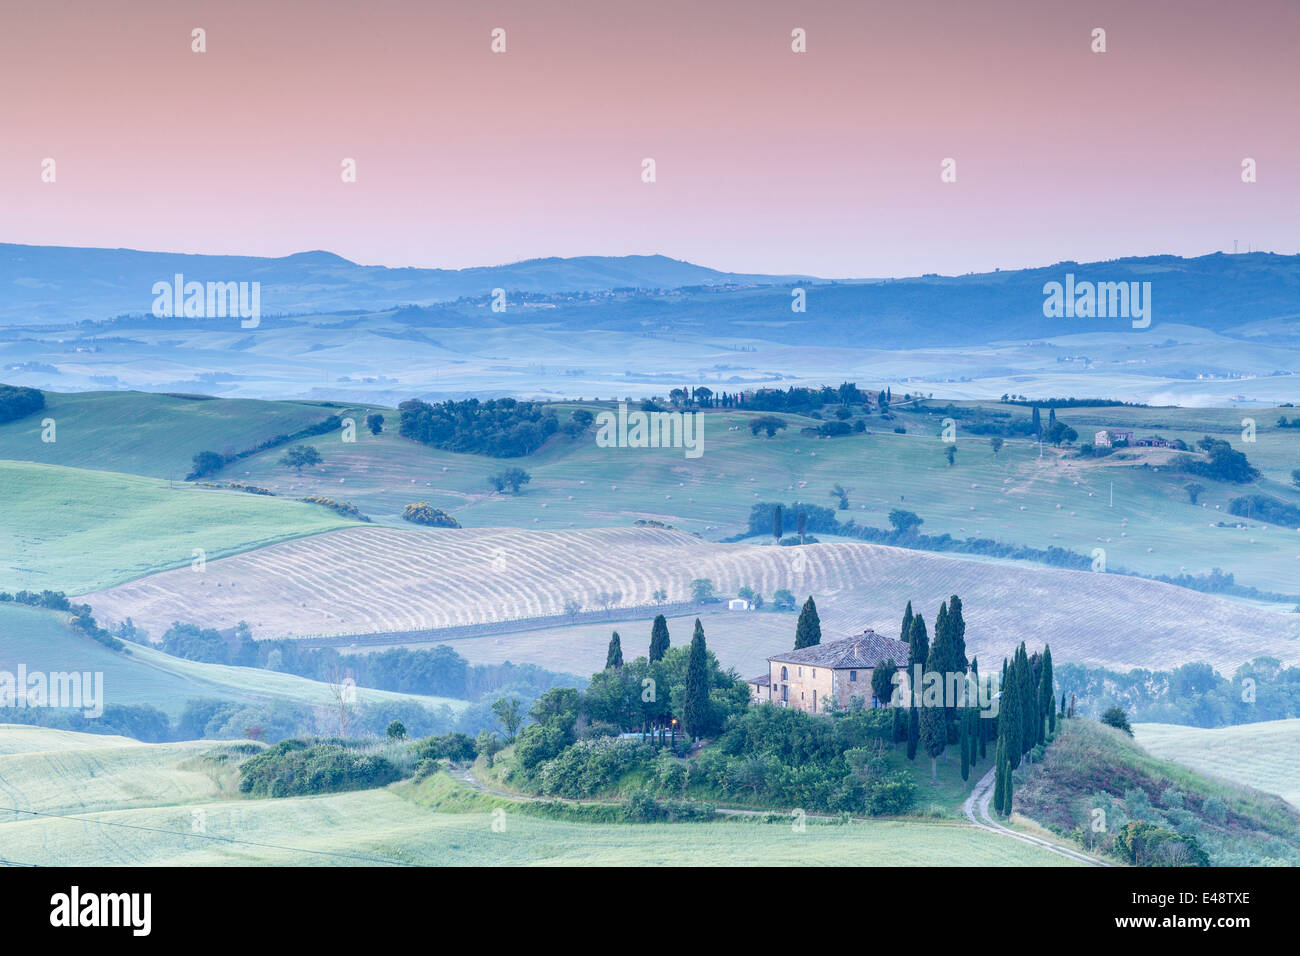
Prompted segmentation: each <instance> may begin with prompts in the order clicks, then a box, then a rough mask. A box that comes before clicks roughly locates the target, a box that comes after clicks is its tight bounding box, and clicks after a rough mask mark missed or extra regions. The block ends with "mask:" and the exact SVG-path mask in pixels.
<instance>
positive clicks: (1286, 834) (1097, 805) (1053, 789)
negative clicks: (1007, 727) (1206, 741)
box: [1012, 718, 1300, 866]
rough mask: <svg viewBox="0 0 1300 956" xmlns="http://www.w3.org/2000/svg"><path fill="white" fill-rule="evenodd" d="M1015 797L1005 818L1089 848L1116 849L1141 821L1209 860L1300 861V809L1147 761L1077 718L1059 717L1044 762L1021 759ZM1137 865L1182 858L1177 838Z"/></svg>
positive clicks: (1127, 741) (1135, 748)
mask: <svg viewBox="0 0 1300 956" xmlns="http://www.w3.org/2000/svg"><path fill="white" fill-rule="evenodd" d="M1247 726H1249V725H1247ZM1014 801H1015V813H1014V814H1013V817H1012V819H1013V821H1014V820H1017V819H1019V820H1026V819H1028V820H1032V821H1035V822H1036V823H1038V824H1040V825H1043V826H1045V827H1047V828H1048V829H1049V830H1051V831H1052V832H1053V833H1056V834H1058V835H1060V836H1067V837H1069V836H1073V837H1074V838H1075V839H1077V840H1079V841H1080V842H1081V843H1082V844H1083V845H1084V846H1085V847H1086V848H1088V849H1090V850H1096V851H1102V852H1114V851H1116V850H1117V849H1119V848H1120V847H1119V844H1118V843H1117V838H1119V837H1120V835H1121V833H1122V831H1123V828H1124V827H1125V825H1126V824H1129V823H1132V822H1145V823H1148V824H1152V825H1154V826H1157V827H1159V828H1161V830H1163V831H1165V832H1166V833H1168V834H1174V833H1176V834H1178V835H1181V836H1183V837H1186V838H1191V839H1194V840H1195V841H1196V843H1197V844H1198V845H1199V847H1200V848H1201V849H1202V850H1204V851H1205V853H1206V854H1207V855H1208V857H1209V862H1210V865H1212V866H1259V865H1268V864H1273V865H1289V866H1294V865H1297V864H1300V810H1297V808H1295V807H1293V806H1291V805H1290V804H1288V803H1286V802H1285V801H1284V800H1282V799H1281V798H1279V797H1276V796H1273V795H1272V794H1268V793H1262V792H1260V791H1259V790H1252V789H1250V788H1249V787H1243V786H1240V785H1239V784H1235V783H1229V782H1227V781H1224V780H1218V779H1211V778H1207V777H1204V776H1201V775H1200V774H1199V773H1196V772H1194V771H1192V770H1189V769H1188V768H1187V767H1184V766H1181V765H1179V764H1177V763H1174V762H1172V761H1169V760H1161V759H1158V758H1156V757H1153V756H1151V755H1150V754H1149V753H1147V752H1146V751H1145V750H1144V749H1143V748H1142V747H1141V746H1140V745H1139V744H1137V743H1135V742H1134V741H1133V740H1132V739H1131V738H1130V737H1128V736H1127V735H1126V734H1124V733H1123V732H1121V731H1118V730H1115V729H1113V728H1110V727H1106V726H1103V725H1102V724H1099V723H1097V722H1095V721H1091V720H1087V719H1085V718H1076V719H1073V720H1067V721H1065V722H1064V724H1063V727H1062V729H1061V731H1060V732H1059V734H1058V737H1057V739H1056V740H1055V741H1054V742H1053V743H1052V745H1051V746H1050V747H1049V748H1048V749H1047V752H1046V755H1045V757H1044V759H1042V760H1041V761H1039V762H1037V763H1035V764H1033V765H1025V764H1022V770H1021V771H1019V772H1018V779H1017V781H1016V784H1015V788H1014ZM1121 842H1122V841H1121ZM1121 855H1122V854H1121ZM1139 862H1142V863H1144V865H1155V866H1170V865H1174V866H1178V865H1187V864H1188V863H1189V862H1190V858H1189V856H1188V855H1187V850H1186V848H1185V847H1180V846H1179V845H1177V843H1176V841H1175V842H1174V844H1173V845H1170V846H1161V847H1158V848H1157V849H1156V850H1154V851H1153V858H1152V859H1149V860H1144V861H1139Z"/></svg>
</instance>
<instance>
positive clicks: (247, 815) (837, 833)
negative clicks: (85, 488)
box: [0, 726, 1069, 866]
mask: <svg viewBox="0 0 1300 956" xmlns="http://www.w3.org/2000/svg"><path fill="white" fill-rule="evenodd" d="M47 733H49V732H48V731H42V730H36V729H33V728H13V727H9V726H0V779H3V780H4V788H3V792H2V793H0V845H2V846H3V847H4V850H3V854H2V855H3V856H4V858H5V859H7V860H12V861H16V862H21V863H36V864H41V865H78V866H112V865H125V864H137V865H240V864H243V865H248V864H272V863H273V864H285V865H289V864H294V865H320V864H336V865H338V864H345V865H357V864H365V863H374V864H384V863H413V864H422V865H442V866H461V865H465V866H469V865H479V866H481V865H484V864H489V865H560V864H566V865H618V866H655V865H701V866H717V865H822V866H824V865H854V866H887V865H889V866H907V865H915V866H938V865H957V864H960V865H970V866H1026V865H1043V866H1051V865H1063V864H1068V863H1069V861H1068V860H1065V859H1064V858H1062V857H1059V856H1057V855H1056V854H1053V853H1049V852H1047V851H1044V850H1040V849H1038V848H1036V847H1032V846H1026V845H1024V844H1022V843H1019V842H1016V841H1013V840H1010V839H1006V838H1004V837H999V836H996V835H994V834H990V833H987V832H984V831H981V830H977V829H975V828H973V827H968V826H965V825H962V824H960V823H952V822H945V821H933V822H931V821H925V820H916V821H911V820H905V821H892V820H886V821H871V822H865V823H854V824H851V825H829V824H820V823H816V822H811V821H810V822H809V823H808V825H807V827H806V829H804V830H803V831H801V832H799V831H796V830H795V829H794V827H792V826H791V825H790V824H789V823H787V822H781V823H759V822H751V821H747V820H735V821H727V822H719V823H702V824H701V823H680V824H614V823H585V822H565V821H559V820H555V819H550V818H546V817H541V816H537V815H534V814H532V813H530V812H524V811H523V810H521V809H519V808H517V806H516V805H511V804H509V803H505V802H502V801H498V800H490V799H485V798H482V797H480V796H479V795H477V794H466V795H465V796H464V798H463V799H461V800H460V801H449V800H447V799H446V792H447V788H449V787H453V788H454V787H456V786H457V785H455V784H453V783H452V782H451V781H449V780H448V779H447V778H446V777H445V776H441V775H438V776H435V777H433V778H430V779H429V780H427V781H425V782H424V783H423V784H421V785H415V784H411V783H398V784H394V785H393V786H391V787H388V788H386V789H383V790H372V791H362V792H357V793H344V794H334V795H329V796H322V797H295V798H289V799H275V800H271V799H264V800H243V799H238V798H237V795H236V794H235V793H234V792H233V787H232V783H231V779H230V777H229V776H228V775H222V774H220V773H217V772H213V771H212V770H210V769H205V767H207V766H208V763H207V762H204V761H201V760H196V759H194V758H195V757H196V756H197V754H199V753H201V752H205V751H207V750H211V749H214V748H217V747H219V746H220V745H219V744H216V743H214V742H207V743H203V744H199V743H195V744H184V745H173V744H161V745H159V744H137V743H133V742H122V741H121V739H120V738H114V739H111V740H112V743H109V741H108V740H105V739H101V738H91V739H87V740H85V741H84V747H79V746H78V743H79V742H78V741H77V740H76V739H75V738H76V737H78V736H82V735H68V734H58V735H52V736H51V739H50V743H49V745H48V747H46V748H44V749H41V743H40V740H41V738H42V736H43V735H44V734H47ZM11 734H12V735H15V736H17V737H18V738H19V746H20V747H21V748H22V752H18V753H6V751H5V745H4V743H3V741H4V740H5V738H6V737H8V736H9V735H11ZM91 775H94V781H93V782H92V783H91V784H90V785H89V787H87V779H88V778H89V777H90V776H91ZM79 788H87V789H85V790H84V792H79ZM457 802H458V803H459V804H460V806H458V807H454V809H455V810H456V812H450V811H449V810H446V809H440V807H444V806H448V805H452V804H455V803H457ZM496 808H501V809H502V810H503V811H504V816H501V815H500V814H494V812H493V810H494V809H496ZM15 809H17V810H26V811H38V812H41V813H48V814H57V815H60V816H53V817H52V816H39V817H38V816H33V815H31V814H29V813H28V814H25V813H16V812H14V811H15ZM71 814H75V816H69V815H71ZM496 820H502V821H503V822H504V829H500V824H498V827H497V829H495V830H494V828H493V823H494V821H496Z"/></svg>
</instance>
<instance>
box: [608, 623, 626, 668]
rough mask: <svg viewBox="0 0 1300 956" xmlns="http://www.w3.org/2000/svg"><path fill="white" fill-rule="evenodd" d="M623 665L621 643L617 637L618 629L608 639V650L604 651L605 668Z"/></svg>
mask: <svg viewBox="0 0 1300 956" xmlns="http://www.w3.org/2000/svg"><path fill="white" fill-rule="evenodd" d="M622 666H623V644H622V642H621V641H620V640H619V639H618V631H615V632H614V636H613V637H611V638H610V639H609V650H607V651H606V652H605V670H609V669H610V668H611V667H615V668H617V667H622Z"/></svg>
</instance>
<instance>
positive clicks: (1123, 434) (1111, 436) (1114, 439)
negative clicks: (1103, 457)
mask: <svg viewBox="0 0 1300 956" xmlns="http://www.w3.org/2000/svg"><path fill="white" fill-rule="evenodd" d="M1092 443H1093V444H1094V445H1096V446H1097V447H1098V448H1111V447H1113V446H1115V445H1131V444H1133V431H1132V429H1129V428H1103V429H1102V430H1101V431H1099V432H1097V434H1095V435H1093V436H1092Z"/></svg>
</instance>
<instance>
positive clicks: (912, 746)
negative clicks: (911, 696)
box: [907, 705, 921, 760]
mask: <svg viewBox="0 0 1300 956" xmlns="http://www.w3.org/2000/svg"><path fill="white" fill-rule="evenodd" d="M919 709H920V708H918V707H916V706H915V705H913V706H911V707H909V708H907V759H908V760H915V759H916V748H917V746H918V745H919V744H920V742H921V719H920V715H919V714H918V710H919Z"/></svg>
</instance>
